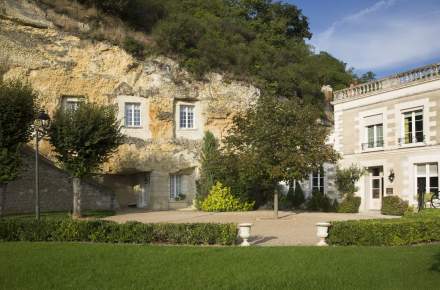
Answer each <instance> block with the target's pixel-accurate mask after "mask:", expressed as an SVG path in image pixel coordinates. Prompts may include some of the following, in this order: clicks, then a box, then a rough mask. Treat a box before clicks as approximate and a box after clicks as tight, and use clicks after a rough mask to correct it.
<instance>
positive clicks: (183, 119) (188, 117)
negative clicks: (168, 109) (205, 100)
mask: <svg viewBox="0 0 440 290" xmlns="http://www.w3.org/2000/svg"><path fill="white" fill-rule="evenodd" d="M180 128H181V129H192V128H194V106H191V105H181V106H180Z"/></svg>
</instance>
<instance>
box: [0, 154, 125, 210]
mask: <svg viewBox="0 0 440 290" xmlns="http://www.w3.org/2000/svg"><path fill="white" fill-rule="evenodd" d="M22 156H23V164H22V169H21V170H20V175H19V177H18V178H17V179H16V180H14V181H12V182H10V183H9V184H8V185H7V187H6V192H5V193H4V196H3V200H2V203H3V208H4V212H3V214H16V213H31V212H34V210H35V186H34V184H35V152H34V151H33V150H31V149H29V148H26V149H25V150H24V151H23V155H22ZM39 161H40V162H39V164H40V165H39V171H40V179H39V180H40V191H39V192H40V206H41V211H43V212H49V211H70V210H71V209H72V202H73V194H72V180H71V178H70V176H69V175H68V174H67V173H66V172H64V171H63V170H61V169H59V168H58V167H56V166H55V165H54V164H53V163H52V162H51V161H50V160H48V159H46V158H44V157H43V156H40V158H39ZM82 190H83V193H82V196H81V205H82V209H84V210H88V209H91V210H114V209H116V208H118V207H119V205H118V203H117V200H116V198H115V194H114V192H113V191H112V190H110V189H109V188H106V187H104V186H102V185H100V184H98V183H97V182H95V181H93V180H91V179H87V180H85V181H84V182H83V184H82Z"/></svg>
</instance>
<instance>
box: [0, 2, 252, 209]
mask: <svg viewBox="0 0 440 290" xmlns="http://www.w3.org/2000/svg"><path fill="white" fill-rule="evenodd" d="M0 27H1V28H0V61H1V60H2V63H3V64H4V65H3V66H6V69H4V68H3V71H5V74H4V76H3V77H4V79H14V78H19V79H22V80H25V81H29V82H30V83H31V84H32V86H33V87H34V89H35V90H37V91H38V92H39V98H40V100H39V101H40V104H41V105H42V106H43V107H44V108H45V109H46V110H47V111H48V112H49V115H51V114H53V112H54V111H55V110H56V109H58V108H60V106H63V104H64V102H65V101H66V100H67V98H78V97H81V98H84V99H85V100H86V101H87V102H94V103H99V104H114V105H116V106H118V109H119V113H118V117H119V118H120V119H121V122H122V123H123V124H124V120H126V117H127V116H126V113H125V109H124V108H125V107H126V105H127V104H136V105H138V106H139V108H140V119H141V122H140V126H136V127H135V128H131V127H129V126H125V127H124V129H123V130H124V133H125V134H126V135H127V136H128V137H130V138H128V139H129V141H128V142H127V143H126V144H124V145H122V146H121V147H120V148H119V151H118V152H117V153H116V154H115V155H114V156H113V157H112V158H111V160H110V161H109V162H108V163H106V164H105V165H104V166H103V172H102V173H103V175H102V178H101V179H100V181H101V182H103V183H105V184H107V185H111V186H112V187H113V188H114V189H115V191H116V195H117V197H118V198H119V199H120V200H119V204H120V205H121V206H124V205H128V204H137V205H138V206H141V207H149V208H153V209H169V208H174V207H179V206H184V205H186V204H188V203H190V202H191V199H192V198H193V197H194V194H195V180H196V179H197V167H198V165H199V161H198V159H199V148H200V142H201V139H202V138H203V133H204V131H206V130H210V131H212V132H213V133H214V135H215V136H217V137H218V138H221V137H223V136H224V135H225V134H226V131H227V128H228V127H229V126H230V124H231V120H232V117H233V115H234V114H235V113H236V112H237V111H239V110H243V109H245V108H248V107H249V106H252V105H253V104H254V103H255V101H256V100H257V98H258V95H259V91H258V89H256V88H255V87H253V86H251V85H249V84H245V83H241V82H235V81H230V82H226V81H224V79H223V77H222V76H221V75H218V74H211V75H209V76H207V80H205V81H199V80H195V79H193V78H192V77H191V75H190V74H189V73H187V72H186V71H185V70H183V69H181V68H180V67H179V65H178V64H177V63H176V62H174V61H173V60H171V59H168V58H166V57H155V58H149V59H146V60H145V61H142V62H140V61H137V60H136V59H134V58H133V57H131V56H130V55H128V54H127V53H126V52H125V51H124V50H123V49H121V48H119V47H117V46H113V45H111V44H108V43H104V42H96V41H91V40H84V39H80V38H79V37H77V36H74V35H69V34H66V33H65V32H63V31H60V30H58V29H57V28H56V27H55V26H54V25H53V24H52V23H51V22H50V21H49V20H47V19H46V16H45V12H44V11H42V10H41V9H39V8H38V6H36V5H35V4H34V3H32V2H28V1H24V0H19V1H13V0H0ZM0 71H1V70H0ZM188 106H190V107H191V108H192V109H191V110H193V111H191V112H192V113H193V116H192V118H193V119H194V120H193V123H194V124H193V126H192V127H191V128H182V125H181V124H180V122H181V121H180V120H179V118H182V116H183V115H182V114H183V113H182V112H183V111H182V112H181V110H184V109H185V108H186V107H188ZM126 125H127V124H126ZM42 147H43V150H42V151H43V152H45V154H46V155H47V156H48V157H49V158H51V156H52V153H51V151H50V148H49V146H47V144H46V145H43V146H42ZM175 175H178V176H181V177H178V178H177V179H176V178H175V177H174V176H175ZM173 180H174V181H173ZM173 182H174V183H173ZM176 188H177V189H176ZM173 191H174V194H178V193H181V194H184V195H185V196H186V198H185V200H184V201H183V202H182V201H176V200H175V199H170V193H171V194H172V195H173ZM177 199H179V198H177Z"/></svg>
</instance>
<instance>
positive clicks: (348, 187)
mask: <svg viewBox="0 0 440 290" xmlns="http://www.w3.org/2000/svg"><path fill="white" fill-rule="evenodd" d="M364 174H365V170H364V169H363V168H361V167H358V166H356V165H355V164H352V165H351V166H350V167H348V168H342V169H341V168H337V169H336V187H337V188H338V191H339V192H340V194H341V197H353V196H354V194H355V192H356V191H357V190H358V188H357V186H356V182H357V181H358V180H359V179H360V178H361V177H362V175H364Z"/></svg>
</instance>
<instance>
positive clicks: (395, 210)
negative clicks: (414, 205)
mask: <svg viewBox="0 0 440 290" xmlns="http://www.w3.org/2000/svg"><path fill="white" fill-rule="evenodd" d="M407 210H408V201H406V200H402V199H401V198H400V197H398V196H395V195H392V196H384V197H383V198H382V208H381V209H380V212H381V213H382V214H384V215H400V216H402V215H404V214H405V212H406V211H407Z"/></svg>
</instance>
